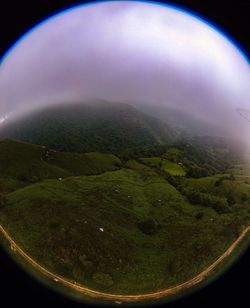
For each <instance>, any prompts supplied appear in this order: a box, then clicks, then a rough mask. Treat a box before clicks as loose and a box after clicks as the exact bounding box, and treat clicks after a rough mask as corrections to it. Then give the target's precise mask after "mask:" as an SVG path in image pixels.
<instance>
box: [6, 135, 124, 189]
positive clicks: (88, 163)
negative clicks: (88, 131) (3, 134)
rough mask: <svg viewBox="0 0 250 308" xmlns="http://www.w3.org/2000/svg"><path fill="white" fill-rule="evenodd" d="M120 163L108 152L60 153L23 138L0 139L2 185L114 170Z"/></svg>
mask: <svg viewBox="0 0 250 308" xmlns="http://www.w3.org/2000/svg"><path fill="white" fill-rule="evenodd" d="M120 163H121V162H120V160H119V158H117V157H116V156H114V155H112V154H100V153H84V154H73V153H64V152H56V151H53V150H49V149H48V148H46V147H44V146H37V145H32V144H28V143H24V142H18V141H13V140H8V139H6V140H2V141H0V180H1V179H2V181H3V182H5V183H4V184H3V185H5V186H9V185H10V186H12V185H13V186H14V187H15V185H17V184H16V183H17V182H21V183H23V184H25V183H26V184H29V183H32V182H38V181H41V180H43V179H50V178H65V177H68V176H72V175H79V174H83V175H89V174H98V173H101V172H104V171H107V170H115V169H117V168H119V165H120ZM6 178H7V179H8V180H6ZM3 179H5V180H3ZM7 181H8V182H9V184H8V183H7Z"/></svg>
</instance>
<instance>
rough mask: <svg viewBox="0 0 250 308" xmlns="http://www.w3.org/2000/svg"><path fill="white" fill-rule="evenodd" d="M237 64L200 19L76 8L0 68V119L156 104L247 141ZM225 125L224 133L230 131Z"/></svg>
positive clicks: (241, 64) (164, 9)
mask: <svg viewBox="0 0 250 308" xmlns="http://www.w3.org/2000/svg"><path fill="white" fill-rule="evenodd" d="M249 97H250V69H249V63H248V61H247V60H246V57H244V56H243V54H242V53H241V52H240V51H239V49H238V48H237V47H236V46H235V45H233V44H232V43H231V42H230V41H229V40H228V39H227V38H226V37H225V36H223V35H222V34H220V33H219V32H217V31H216V30H215V29H214V28H213V27H210V26H209V25H208V24H207V23H206V22H202V20H201V19H199V18H195V17H194V16H193V15H191V14H188V13H187V12H183V11H181V10H179V9H176V8H173V7H171V6H162V5H156V4H153V3H144V2H135V1H131V2H130V1H118V2H116V1H115V2H114V1H112V2H100V3H94V4H92V5H87V6H86V5H84V6H80V7H79V6H78V7H76V8H75V9H71V10H68V11H65V12H64V13H62V14H59V15H56V16H54V17H52V18H50V19H49V20H48V21H47V22H44V23H42V24H41V25H40V26H39V27H37V28H35V29H34V30H33V31H32V32H30V33H29V35H27V36H25V37H24V38H23V39H22V40H21V41H20V42H19V43H18V44H17V45H16V46H15V48H13V49H12V50H11V51H10V52H9V53H8V54H7V56H6V57H5V58H4V61H2V63H1V66H0V102H1V105H0V118H1V119H4V117H5V115H6V114H8V113H10V112H21V111H25V112H26V111H29V110H31V109H33V108H37V107H40V106H43V105H50V104H56V103H65V102H67V103H74V102H76V101H84V100H86V99H89V98H90V99H93V98H100V99H105V100H112V101H117V102H140V103H145V104H164V105H166V106H168V107H171V108H178V109H182V110H183V111H186V112H188V113H192V114H193V115H194V116H196V117H199V118H200V119H201V120H204V121H210V122H211V123H214V125H215V126H218V127H223V128H224V129H225V130H226V131H228V132H229V133H230V134H232V135H234V136H238V137H243V138H245V139H246V138H247V139H249V138H248V137H249V123H248V122H247V121H244V120H242V117H240V116H239V114H238V113H237V112H236V110H237V108H246V109H249V108H250V102H249ZM232 123H233V125H232Z"/></svg>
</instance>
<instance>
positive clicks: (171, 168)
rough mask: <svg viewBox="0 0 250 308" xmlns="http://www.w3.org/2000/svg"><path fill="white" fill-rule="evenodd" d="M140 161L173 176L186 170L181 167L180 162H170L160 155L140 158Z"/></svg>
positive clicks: (180, 174) (183, 174)
mask: <svg viewBox="0 0 250 308" xmlns="http://www.w3.org/2000/svg"><path fill="white" fill-rule="evenodd" d="M140 161H141V162H143V163H144V164H146V165H148V166H151V167H156V168H160V169H161V170H163V171H166V172H168V173H169V174H171V175H173V176H185V175H186V172H185V170H184V169H183V167H182V164H181V163H175V162H171V161H169V160H167V159H164V158H162V157H150V158H141V159H140Z"/></svg>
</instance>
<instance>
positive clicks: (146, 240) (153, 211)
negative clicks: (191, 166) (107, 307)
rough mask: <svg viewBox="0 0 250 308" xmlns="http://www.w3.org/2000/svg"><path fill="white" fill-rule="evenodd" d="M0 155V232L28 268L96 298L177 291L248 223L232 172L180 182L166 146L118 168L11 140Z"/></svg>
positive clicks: (106, 158)
mask: <svg viewBox="0 0 250 308" xmlns="http://www.w3.org/2000/svg"><path fill="white" fill-rule="evenodd" d="M0 148H1V151H0V153H1V156H0V163H1V164H0V165H1V169H0V174H1V181H2V182H4V183H5V185H6V187H5V188H2V191H1V195H0V196H1V208H0V224H1V225H2V226H3V227H4V229H5V230H6V231H7V232H8V234H9V235H10V236H11V238H12V239H13V240H14V241H15V242H16V243H18V245H19V246H20V247H21V248H22V249H23V250H24V251H25V252H26V253H28V255H29V256H32V258H33V259H34V260H35V261H36V262H38V264H41V265H42V266H43V267H44V268H46V269H48V270H49V271H51V272H52V273H55V274H56V275H59V276H61V277H64V278H65V279H67V280H69V281H75V282H77V283H78V284H80V285H84V286H88V287H89V288H90V289H93V290H97V291H99V292H107V293H111V294H124V295H126V294H127V295H129V294H134V295H136V294H147V293H151V292H158V291H160V290H163V289H164V288H165V289H166V288H168V287H172V286H176V285H178V284H181V283H184V282H185V281H187V280H189V279H191V278H192V277H195V276H196V275H198V274H199V273H200V272H202V271H204V270H205V269H206V268H207V267H208V266H209V265H210V264H212V263H213V262H215V260H217V259H218V258H219V257H220V256H221V255H222V254H223V253H224V252H225V251H226V250H227V248H228V247H229V246H230V245H231V244H232V243H233V242H234V241H235V240H236V239H237V237H238V236H239V235H240V233H241V232H242V231H243V230H244V229H245V228H246V227H247V226H248V225H249V222H250V210H249V209H250V206H249V200H250V195H249V189H248V188H249V184H247V183H245V178H242V177H239V176H238V175H237V174H236V173H237V171H236V170H234V171H235V175H232V174H230V173H228V174H227V173H224V174H221V173H218V174H213V175H209V176H199V177H188V176H187V172H188V168H187V167H186V165H185V161H184V159H182V155H181V154H183V152H182V151H181V150H180V149H177V148H175V147H169V149H168V150H167V151H166V153H164V154H163V155H161V156H158V157H142V158H139V159H136V160H127V161H121V160H120V159H119V158H118V157H116V156H114V155H112V154H101V153H84V154H74V153H63V152H55V151H54V150H50V149H48V148H44V147H42V146H37V145H31V144H27V143H22V142H17V141H11V140H4V141H1V143H0ZM10 152H11V153H12V155H13V156H7V155H5V154H4V153H10ZM17 156H18V159H19V160H17ZM41 158H42V159H41ZM177 160H178V162H177ZM14 161H16V162H17V165H18V166H19V167H20V169H19V168H17V167H13V162H14ZM194 161H196V162H195V165H196V166H197V167H199V166H198V165H197V164H198V161H199V159H195V158H194ZM90 162H92V165H91V163H90ZM30 164H31V165H32V166H33V168H30V170H29V169H28V168H27V165H30ZM77 166H79V167H78V168H77ZM199 168H200V167H199ZM235 168H237V167H235ZM24 170H25V171H26V170H28V172H29V173H28V174H26V176H24V174H23V172H24ZM45 170H46V172H45ZM14 171H15V172H14ZM31 171H32V173H30V172H31ZM20 174H21V176H20ZM35 176H36V178H34V177H35ZM29 177H30V179H32V180H27V179H29ZM232 187H235V189H234V190H232ZM233 198H234V199H233ZM138 282H139V283H138Z"/></svg>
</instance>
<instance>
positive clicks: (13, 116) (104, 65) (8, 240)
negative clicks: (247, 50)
mask: <svg viewBox="0 0 250 308" xmlns="http://www.w3.org/2000/svg"><path fill="white" fill-rule="evenodd" d="M249 68H250V67H249V61H248V59H247V57H246V56H245V55H244V53H243V52H242V51H241V50H240V48H239V47H238V46H237V45H236V44H235V43H234V42H233V40H231V39H229V38H228V37H227V36H226V35H225V34H223V33H222V32H220V31H219V30H218V29H217V28H216V27H215V26H213V25H212V24H210V23H208V22H207V21H206V20H203V19H202V18H200V17H198V16H196V15H195V14H193V13H192V12H189V11H187V10H184V9H182V8H179V7H174V6H171V5H162V4H160V3H153V2H147V3H146V2H140V1H106V2H95V3H91V4H88V5H80V6H76V7H73V8H72V9H69V10H66V11H64V12H62V13H59V14H57V15H55V16H52V17H50V18H49V19H47V20H45V21H44V22H42V23H41V24H39V25H38V26H36V27H35V28H34V29H32V30H31V31H30V32H28V33H27V34H26V35H24V36H23V37H22V38H21V39H20V40H19V41H18V42H17V43H16V44H15V45H14V46H13V48H11V49H10V50H9V52H8V53H7V54H6V55H5V57H4V58H3V59H2V60H1V65H0V102H1V104H0V187H1V189H0V231H1V232H0V233H1V243H2V245H3V247H5V248H6V250H7V251H8V252H9V254H10V256H11V257H12V258H13V259H14V260H16V262H18V264H20V265H21V266H23V267H24V268H25V270H26V271H28V272H30V273H32V275H33V276H34V277H35V278H36V279H39V280H41V281H43V282H44V283H45V284H46V285H47V286H49V287H51V288H52V289H54V290H57V291H58V292H60V293H62V294H64V295H67V296H70V297H73V298H75V299H78V300H80V301H83V302H91V303H98V304H101V305H102V304H114V305H129V304H133V305H134V304H137V305H140V304H143V305H148V304H150V305H152V304H154V303H158V302H161V301H163V302H166V301H168V300H170V299H173V298H176V297H181V296H184V294H186V293H187V292H194V291H195V290H197V288H200V287H201V286H204V285H205V284H207V283H209V282H212V281H213V280H214V279H215V278H216V277H218V276H220V275H221V274H222V273H223V271H225V269H226V268H228V267H229V266H230V265H231V264H232V262H233V261H234V260H235V259H237V257H238V256H239V255H240V253H242V252H243V251H244V249H245V248H246V247H247V245H248V244H249V229H250V202H249V200H250V189H249V187H250V154H249V153H250V151H249V150H250V141H249V140H250V138H249V134H250V123H249V122H250V103H249V97H250V88H249V82H250V69H249Z"/></svg>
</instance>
